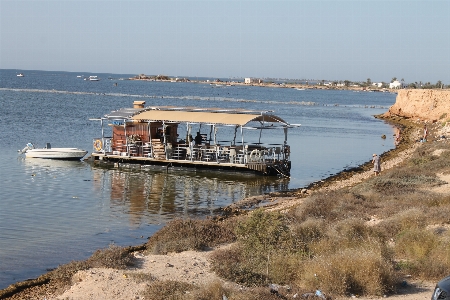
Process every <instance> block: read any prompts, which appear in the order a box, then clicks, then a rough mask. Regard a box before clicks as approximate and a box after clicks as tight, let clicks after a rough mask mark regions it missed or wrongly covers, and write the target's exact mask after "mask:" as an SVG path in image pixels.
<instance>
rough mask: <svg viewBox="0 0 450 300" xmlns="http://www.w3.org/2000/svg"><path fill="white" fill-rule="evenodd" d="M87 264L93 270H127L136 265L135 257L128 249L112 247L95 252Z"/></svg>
mask: <svg viewBox="0 0 450 300" xmlns="http://www.w3.org/2000/svg"><path fill="white" fill-rule="evenodd" d="M87 263H88V264H89V266H90V267H91V268H111V269H126V268H128V267H130V266H132V265H133V264H134V256H133V255H132V254H131V253H130V252H129V251H128V250H127V249H126V248H123V247H119V246H114V245H110V246H109V248H107V249H103V250H97V251H95V252H94V254H93V255H92V256H91V257H90V258H89V259H88V260H87Z"/></svg>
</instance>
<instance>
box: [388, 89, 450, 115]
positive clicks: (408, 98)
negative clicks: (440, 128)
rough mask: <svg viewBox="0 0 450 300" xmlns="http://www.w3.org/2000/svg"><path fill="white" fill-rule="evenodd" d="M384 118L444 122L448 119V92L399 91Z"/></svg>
mask: <svg viewBox="0 0 450 300" xmlns="http://www.w3.org/2000/svg"><path fill="white" fill-rule="evenodd" d="M385 116H386V117H392V116H400V117H405V118H412V119H420V121H431V122H436V121H439V120H441V121H446V120H448V119H449V117H450V90H408V89H406V90H400V91H398V94H397V99H396V101H395V104H394V105H392V106H391V107H390V108H389V111H388V112H386V114H385Z"/></svg>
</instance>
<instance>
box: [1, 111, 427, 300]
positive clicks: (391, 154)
mask: <svg viewBox="0 0 450 300" xmlns="http://www.w3.org/2000/svg"><path fill="white" fill-rule="evenodd" d="M375 117H376V118H380V119H383V120H385V121H386V122H389V123H391V124H392V125H393V126H396V127H400V128H402V132H403V138H402V141H401V142H400V143H399V145H398V146H397V147H396V148H394V149H391V150H389V151H386V152H384V153H383V154H381V158H382V172H383V171H384V170H387V169H390V168H392V167H394V166H396V165H397V164H399V163H402V162H403V161H404V160H405V159H408V157H409V156H410V155H411V153H412V152H413V151H414V150H415V149H416V148H417V147H419V146H420V143H416V142H415V136H414V134H415V131H417V129H418V128H419V127H420V126H421V123H420V124H417V123H416V122H413V121H411V120H409V119H404V118H401V117H384V116H383V115H379V116H375ZM372 175H373V174H372V163H371V162H370V161H368V162H366V163H364V164H362V165H360V166H358V167H355V168H352V169H349V170H342V171H341V172H339V173H337V174H335V175H332V176H329V177H327V178H325V179H322V180H320V181H318V182H314V183H311V184H309V185H308V186H306V187H303V188H298V189H294V190H292V191H288V192H283V193H269V194H265V195H260V196H253V197H248V198H244V199H242V200H240V201H238V202H236V203H234V204H231V205H229V206H227V207H223V208H220V209H217V210H216V211H215V213H216V216H215V217H213V218H215V219H223V218H230V217H234V216H237V215H241V214H243V213H247V212H248V211H251V210H253V209H255V208H258V207H259V206H263V207H265V208H266V209H268V210H278V211H283V210H286V209H288V208H290V207H292V206H295V205H297V204H298V203H300V202H301V201H303V200H304V198H306V197H308V196H311V195H312V194H314V193H316V192H319V191H323V190H327V191H328V190H336V189H342V188H346V187H348V186H352V185H355V184H357V183H359V182H361V181H363V180H365V179H367V178H369V177H370V176H372ZM125 248H126V249H127V251H128V252H141V251H144V250H145V249H146V244H143V245H138V246H129V247H125ZM49 282H50V278H49V273H45V274H42V275H41V276H39V277H38V278H35V279H30V280H25V281H21V282H17V283H14V284H12V285H10V286H8V287H7V288H6V289H3V290H0V299H8V298H5V297H11V296H14V295H15V294H18V293H20V292H21V291H24V290H27V289H30V288H33V287H39V286H44V285H46V284H48V283H49ZM13 299H14V298H13Z"/></svg>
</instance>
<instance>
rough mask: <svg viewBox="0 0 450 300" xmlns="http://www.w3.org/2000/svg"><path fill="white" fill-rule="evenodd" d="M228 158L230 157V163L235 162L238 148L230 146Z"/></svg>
mask: <svg viewBox="0 0 450 300" xmlns="http://www.w3.org/2000/svg"><path fill="white" fill-rule="evenodd" d="M228 158H229V161H230V163H234V161H235V159H236V149H235V148H230V150H229V154H228Z"/></svg>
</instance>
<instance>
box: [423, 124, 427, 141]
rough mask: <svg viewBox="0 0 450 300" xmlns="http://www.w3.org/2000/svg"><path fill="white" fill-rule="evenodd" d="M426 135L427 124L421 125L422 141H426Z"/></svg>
mask: <svg viewBox="0 0 450 300" xmlns="http://www.w3.org/2000/svg"><path fill="white" fill-rule="evenodd" d="M427 136H428V128H427V125H424V126H423V138H422V142H426V141H427Z"/></svg>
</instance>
